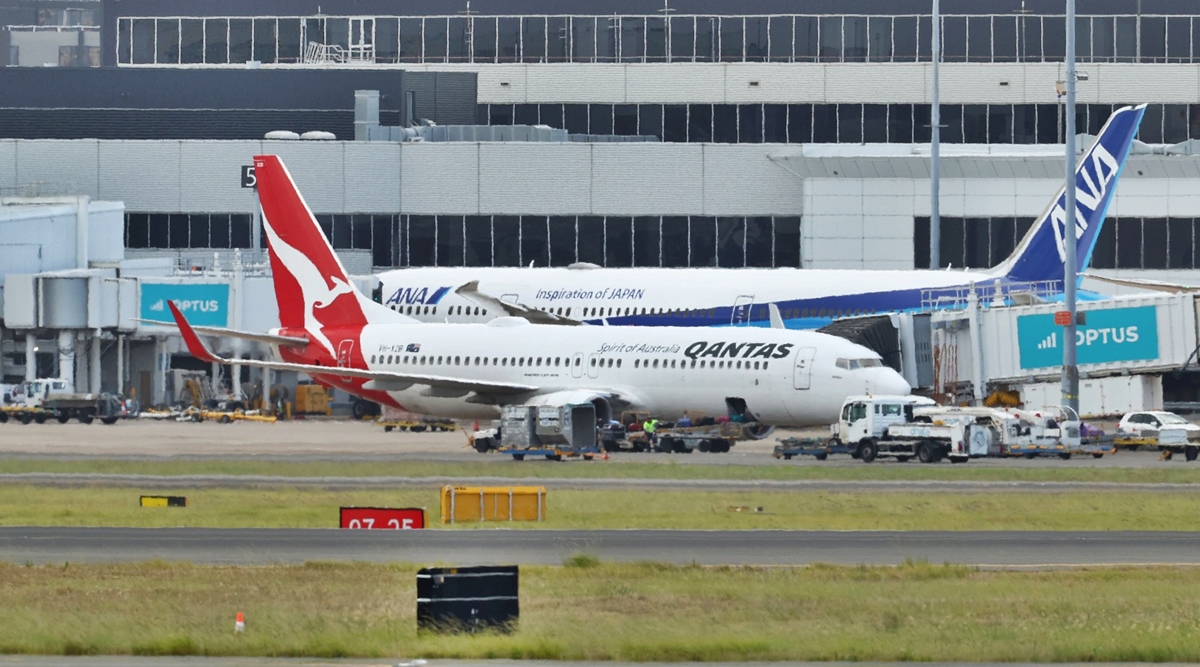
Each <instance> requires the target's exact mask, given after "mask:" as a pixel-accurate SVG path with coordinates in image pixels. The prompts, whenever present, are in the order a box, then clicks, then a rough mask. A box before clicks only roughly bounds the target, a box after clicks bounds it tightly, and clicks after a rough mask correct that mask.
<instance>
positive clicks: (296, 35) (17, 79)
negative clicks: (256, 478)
mask: <svg viewBox="0 0 1200 667" xmlns="http://www.w3.org/2000/svg"><path fill="white" fill-rule="evenodd" d="M324 4H325V7H324V8H322V6H321V3H318V2H313V1H310V0H288V1H286V2H285V1H284V0H258V1H256V2H253V3H245V2H234V1H233V0H215V1H213V2H207V3H203V4H199V5H198V4H196V3H192V2H182V1H179V0H121V1H119V2H118V1H116V0H104V1H97V0H75V1H67V0H3V1H0V5H4V7H0V15H3V16H4V17H5V19H4V20H5V21H8V23H7V24H0V46H7V48H0V64H2V65H7V66H6V67H3V68H0V88H3V89H4V90H5V91H6V94H5V95H4V96H3V97H2V98H0V194H7V195H11V196H19V197H31V196H34V195H37V194H39V193H52V194H54V195H55V196H73V197H75V196H86V197H88V198H90V200H93V203H95V202H98V201H104V202H114V203H115V202H119V203H120V204H121V205H123V216H124V220H123V225H122V229H121V232H120V234H121V239H120V241H121V243H120V246H121V248H122V250H123V256H122V257H121V258H120V259H119V261H117V260H113V259H112V258H111V257H108V256H106V258H104V259H100V258H95V259H89V263H88V265H86V266H82V265H80V266H72V267H70V268H71V269H72V270H92V269H94V268H99V264H100V263H104V262H109V263H112V262H113V261H116V265H115V267H114V268H112V269H111V270H112V271H114V272H115V273H116V276H115V277H116V278H118V279H120V278H122V277H136V276H137V275H138V274H136V273H135V266H138V265H139V263H140V265H141V266H142V269H141V270H142V271H143V274H141V275H143V277H144V276H145V274H144V271H146V270H148V269H145V265H146V263H147V262H149V263H150V264H154V265H155V266H157V267H158V268H157V269H154V270H155V271H158V272H159V274H158V276H157V278H158V279H160V280H166V281H167V282H178V283H179V284H187V283H189V282H197V279H196V276H197V275H200V274H205V275H207V276H208V278H207V279H201V280H199V281H198V282H201V283H203V282H204V281H205V280H208V281H209V282H213V281H214V280H216V279H215V278H214V276H225V278H222V279H221V280H224V281H225V283H227V284H228V283H229V282H230V281H231V280H233V278H232V277H231V276H232V275H233V273H232V272H233V268H232V267H233V266H234V265H235V264H236V265H237V266H239V267H241V266H254V265H255V264H256V262H259V260H260V259H261V256H260V255H258V254H256V252H257V251H256V249H257V248H260V247H261V235H260V234H259V232H258V228H257V227H256V222H255V215H254V209H255V204H254V197H253V192H252V190H250V189H248V188H243V187H242V181H241V169H242V167H244V166H246V165H248V164H249V161H250V158H251V156H252V155H254V154H256V153H259V152H274V153H279V154H280V155H282V156H283V157H284V159H285V161H286V162H287V164H288V166H289V168H290V169H291V171H292V173H293V175H294V176H295V178H296V180H297V182H298V184H299V186H300V187H301V189H302V190H303V191H304V193H305V196H306V198H307V200H308V202H309V204H310V205H311V206H312V208H313V210H314V212H315V213H316V214H317V215H318V218H319V219H320V221H321V223H322V225H323V226H324V227H325V229H326V232H327V233H329V235H330V238H331V240H332V242H333V244H334V246H335V248H336V249H338V250H339V252H341V253H343V257H344V261H345V262H346V263H347V265H348V268H350V269H351V271H353V272H356V273H359V274H363V275H367V274H370V273H371V272H373V271H378V270H382V269H389V268H394V267H407V266H428V265H439V266H517V265H519V266H529V265H530V264H532V265H534V266H566V265H569V264H571V263H575V262H592V263H595V264H598V265H602V266H616V267H629V266H668V267H702V266H719V267H730V268H740V267H773V266H782V267H801V268H854V269H883V268H887V269H910V268H923V267H927V266H928V265H929V264H930V258H929V254H928V253H929V250H928V248H929V227H930V223H929V216H930V206H929V190H930V184H929V152H930V151H929V145H928V142H929V139H930V128H929V123H930V120H929V119H930V99H931V63H930V52H931V49H930V35H931V32H932V30H931V17H930V15H929V3H928V2H927V1H925V0H922V1H914V0H888V1H886V2H885V1H883V0H838V1H834V0H808V1H804V2H800V1H798V0H747V1H745V2H740V3H736V4H734V5H730V4H728V3H716V2H711V0H667V1H666V2H661V1H660V0H654V1H648V0H604V1H603V2H600V3H590V4H588V5H587V6H586V7H583V6H580V7H579V8H577V9H578V10H577V11H576V8H574V7H572V8H570V9H565V8H564V7H563V6H562V4H561V3H547V2H544V1H542V0H476V2H474V3H471V4H470V5H468V4H467V3H465V2H463V3H461V6H457V5H454V4H453V3H446V2H429V1H418V2H410V3H404V4H403V6H397V5H396V4H395V3H390V2H383V1H380V0H361V1H360V2H356V3H354V5H353V11H352V12H351V13H339V14H330V13H328V12H330V11H331V10H332V9H331V6H330V3H324ZM1078 5H1079V7H1078V9H1079V12H1080V14H1079V17H1078V19H1077V24H1076V32H1077V51H1078V60H1079V65H1078V69H1079V71H1080V72H1081V73H1082V74H1084V75H1086V80H1081V81H1080V82H1079V83H1078V99H1079V106H1078V109H1077V127H1078V130H1079V132H1080V133H1085V134H1086V133H1095V132H1096V131H1097V130H1098V129H1099V127H1100V126H1101V125H1102V124H1103V122H1104V121H1105V119H1106V118H1107V116H1108V114H1109V113H1110V112H1111V111H1112V109H1114V108H1115V107H1117V106H1121V105H1125V104H1135V103H1146V104H1148V108H1147V113H1146V115H1145V119H1144V121H1143V124H1142V128H1141V133H1140V135H1139V139H1140V140H1141V143H1140V144H1139V145H1138V146H1136V147H1135V154H1134V155H1133V156H1132V157H1131V158H1130V160H1129V163H1128V165H1127V168H1126V169H1125V171H1124V173H1123V175H1122V179H1121V182H1120V185H1119V187H1118V190H1117V196H1116V198H1115V200H1114V203H1113V206H1112V208H1111V209H1110V211H1109V218H1108V221H1107V223H1106V224H1105V227H1104V231H1103V233H1102V235H1101V237H1100V240H1099V243H1098V246H1097V248H1096V251H1095V253H1094V255H1093V257H1092V269H1094V270H1096V271H1097V272H1098V273H1101V274H1108V275H1112V276H1122V277H1133V278H1152V279H1157V280H1166V281H1173V282H1181V283H1188V284H1197V280H1198V279H1200V253H1198V252H1197V248H1198V246H1200V238H1198V237H1200V232H1198V231H1197V226H1198V222H1197V221H1198V220H1200V195H1197V194H1196V192H1197V191H1200V188H1198V187H1197V186H1198V185H1200V156H1197V155H1195V153H1197V152H1200V144H1197V143H1195V142H1194V139H1196V138H1200V104H1198V103H1197V101H1198V100H1200V10H1197V9H1196V8H1194V7H1190V6H1188V5H1187V3H1178V2H1171V1H1170V0H1142V1H1141V2H1139V3H1138V5H1137V7H1136V8H1135V7H1131V6H1130V3H1128V2H1123V1H1120V0H1079V3H1078ZM339 7H340V6H339ZM323 9H324V11H323ZM946 9H947V11H953V12H955V13H952V14H946V15H944V16H943V17H942V22H943V26H942V30H943V41H944V45H943V62H942V64H941V70H940V79H941V86H940V91H941V92H940V97H941V103H942V110H941V117H942V124H943V126H944V127H943V128H942V132H941V136H942V141H943V148H942V155H943V158H942V182H941V192H942V196H941V202H940V205H941V216H942V218H941V228H942V243H941V257H939V258H938V263H939V265H940V266H942V267H953V268H959V267H985V266H990V265H992V264H995V263H997V262H999V261H1000V260H1001V259H1002V258H1004V257H1005V256H1007V254H1008V253H1009V252H1010V251H1011V250H1012V248H1013V247H1014V246H1015V244H1016V242H1017V240H1018V239H1019V238H1020V236H1021V234H1022V233H1023V232H1024V231H1025V230H1026V229H1027V228H1028V226H1029V225H1030V224H1031V222H1032V220H1033V218H1034V217H1036V216H1037V215H1039V214H1040V213H1041V212H1042V210H1043V208H1044V207H1045V206H1046V204H1047V203H1048V201H1049V199H1050V197H1051V196H1052V194H1053V193H1054V191H1055V190H1056V189H1057V188H1058V187H1059V185H1060V184H1061V181H1062V172H1063V169H1062V157H1061V154H1062V142H1063V141H1064V136H1063V131H1064V129H1063V128H1064V122H1063V107H1062V104H1061V100H1060V98H1059V95H1058V92H1057V87H1056V84H1059V83H1060V82H1061V81H1062V79H1063V76H1064V66H1063V62H1062V61H1063V57H1064V52H1065V27H1064V17H1063V15H1062V13H1061V3H1060V2H1051V1H1049V0H993V1H990V2H982V1H981V0H978V1H977V0H971V1H968V2H961V3H955V4H954V6H953V7H947V8H946ZM334 11H339V12H340V11H344V10H343V9H340V8H339V9H337V10H334ZM51 53H57V61H55V59H54V58H53V57H51V55H48V54H51ZM46 65H55V66H53V67H47V66H46ZM358 91H364V94H359V92H358ZM367 91H377V93H378V94H377V96H375V97H372V96H371V95H370V93H369V92H367ZM372 100H374V101H373V102H372ZM539 126H540V127H539ZM371 128H375V129H374V130H372V129H371ZM387 128H399V130H397V131H394V132H393V131H389V130H388V129H387ZM405 130H407V131H405ZM549 130H561V131H565V133H564V132H558V133H555V132H551V131H549ZM272 131H288V132H292V133H295V134H296V135H304V134H305V133H313V132H316V133H318V134H315V135H314V134H309V135H308V136H316V137H321V138H315V139H295V140H286V139H279V140H267V139H265V138H264V137H265V135H266V134H267V133H268V132H272ZM273 136H278V135H273ZM289 136H290V135H289ZM48 206H49V205H48ZM51 242H53V239H52V240H51ZM5 244H6V241H5V240H0V273H5V272H7V273H14V274H20V275H27V274H30V273H35V272H33V271H31V270H30V269H29V268H28V266H27V264H21V263H16V262H10V263H8V264H5V262H6V261H9V260H5V259H4V258H5V257H6V256H7V255H5V254H4V253H5V252H9V253H10V254H12V253H16V252H18V251H15V250H13V251H5V250H4V248H5ZM235 251H239V253H240V255H241V256H240V258H238V260H237V261H236V262H235V261H234V252H235ZM164 262H166V263H165V264H164ZM122 263H123V264H122ZM155 263H157V264H155ZM94 265H95V266H94ZM168 265H169V266H168ZM49 270H52V269H51V268H50V267H46V268H44V269H39V271H49ZM53 270H60V268H53ZM105 270H110V269H108V268H106V269H105ZM239 270H242V269H239ZM261 270H263V269H261V268H254V269H245V270H244V273H243V274H242V275H241V278H240V279H247V280H251V282H253V278H254V276H253V272H254V271H261ZM127 274H128V275H127ZM247 276H249V278H247ZM168 279H169V280H168ZM217 282H220V281H217ZM1096 288H1097V289H1098V290H1100V291H1106V292H1109V293H1116V292H1120V291H1123V290H1124V289H1125V288H1118V287H1113V286H1099V285H1097V286H1096ZM234 289H235V291H237V288H234ZM151 292H153V290H151ZM241 292H242V293H248V292H249V289H243V290H241ZM269 296H270V295H269V292H268V293H266V294H265V296H263V301H264V304H263V305H264V306H265V302H267V301H270V299H269V298H267V297H269ZM6 302H11V300H6ZM139 305H141V304H140V303H139ZM6 308H7V306H6ZM257 308H258V303H257V301H256V302H255V305H254V306H253V307H249V308H246V311H247V312H250V311H252V310H256V309H257ZM271 308H273V304H272V306H271ZM225 310H226V312H230V313H231V312H233V310H234V308H233V307H232V306H230V305H227V306H226V309H225ZM258 312H263V311H261V310H260V311H258ZM6 314H7V311H6ZM134 319H137V318H134ZM142 319H145V318H142ZM226 319H227V322H226V323H227V325H229V326H232V325H233V321H232V320H231V319H228V317H227V318H226ZM267 319H269V317H267ZM41 324H42V323H39V326H40V325H41ZM46 324H49V323H46ZM129 324H130V327H131V328H130V329H129V330H128V331H125V332H123V333H121V334H120V335H125V336H128V339H127V340H129V341H130V343H129V344H132V345H138V344H141V343H146V344H148V345H150V346H151V347H152V348H153V345H160V346H161V349H160V354H161V355H165V357H166V359H167V361H166V362H162V361H160V362H157V366H155V368H157V369H158V370H157V371H156V372H158V373H159V374H160V376H163V375H165V373H166V369H168V368H171V367H179V365H181V364H182V365H186V364H187V361H186V356H185V355H176V354H174V353H176V352H178V351H179V349H180V348H179V346H178V343H177V341H174V340H173V339H171V338H170V337H166V338H164V336H166V333H165V331H164V330H153V329H148V328H147V327H146V326H144V325H142V324H138V323H136V322H130V323H129ZM260 324H261V327H260ZM241 325H242V326H245V327H249V326H254V327H259V328H266V327H268V326H271V324H270V322H266V321H264V322H262V323H258V322H255V323H248V322H245V321H243V322H242V323H241ZM4 331H5V332H6V333H5V342H4V347H3V349H4V351H5V353H4V354H3V355H0V363H3V364H4V365H3V366H0V374H2V375H4V377H5V378H6V379H7V381H12V380H13V379H14V378H16V379H19V377H20V376H23V375H24V370H23V369H24V367H25V363H24V362H25V361H26V360H25V357H24V354H25V343H24V341H25V335H24V334H23V333H22V330H21V329H20V328H19V327H16V326H14V325H13V323H11V322H6V323H5V328H4ZM35 340H58V334H57V331H55V330H54V328H53V327H46V328H44V330H39V331H38V332H36V337H35ZM154 341H159V342H157V343H155V342H154ZM261 352H262V351H248V353H254V354H261ZM107 354H113V355H115V351H110V350H107V349H103V350H102V351H101V357H102V359H104V360H105V361H104V363H110V364H111V368H113V371H112V373H111V374H108V373H106V374H103V375H102V377H101V384H102V385H103V386H104V387H105V388H113V389H115V388H117V387H130V386H140V385H139V382H137V381H134V380H132V379H131V376H130V375H129V372H130V371H128V369H125V370H121V371H117V370H116V369H117V365H116V361H115V357H114V360H113V361H111V362H109V361H107V359H108V357H107V356H105V355H107ZM151 356H152V357H153V353H151ZM129 359H130V357H129V356H126V357H124V358H123V361H122V363H125V364H128V363H129ZM1180 361H1183V360H1180ZM18 362H22V363H18ZM39 363H40V362H39ZM164 364H165V366H164ZM152 370H153V369H152ZM39 372H41V371H40V369H39ZM168 384H169V383H168V382H167V381H165V380H156V381H152V382H150V387H151V389H150V391H151V393H152V394H153V398H154V401H155V402H159V401H160V400H163V401H165V400H169V398H170V397H169V394H170V393H171V389H170V387H168V386H167V385H168Z"/></svg>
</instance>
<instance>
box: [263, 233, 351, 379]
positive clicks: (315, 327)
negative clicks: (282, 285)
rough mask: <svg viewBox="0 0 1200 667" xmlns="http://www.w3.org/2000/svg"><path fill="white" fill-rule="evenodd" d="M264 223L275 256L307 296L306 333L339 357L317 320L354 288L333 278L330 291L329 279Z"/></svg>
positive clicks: (331, 353) (332, 354)
mask: <svg viewBox="0 0 1200 667" xmlns="http://www.w3.org/2000/svg"><path fill="white" fill-rule="evenodd" d="M264 223H265V224H264V225H263V229H264V230H265V231H266V233H267V240H268V241H269V242H270V243H271V251H272V252H274V253H275V257H277V258H278V259H279V261H280V263H281V264H283V266H284V267H285V268H286V269H287V271H288V273H290V274H292V277H293V278H295V279H296V283H297V284H299V285H300V291H301V293H303V295H304V330H305V331H306V332H308V334H309V335H310V336H312V338H313V340H315V341H317V342H318V343H320V344H321V347H323V348H325V350H326V351H328V352H329V356H331V357H333V356H336V355H335V354H334V351H333V344H332V343H331V342H329V338H328V337H327V336H326V335H325V333H324V331H322V329H323V328H324V324H323V323H322V322H321V321H320V320H319V319H317V313H316V309H317V308H325V307H326V306H328V305H330V304H331V303H333V302H334V300H335V299H337V298H338V297H339V296H341V295H343V294H351V293H353V292H354V287H353V286H352V285H348V284H346V282H345V281H343V280H341V279H340V278H337V277H331V278H330V280H331V281H332V282H333V287H332V288H330V287H329V283H328V282H326V281H325V277H324V276H322V275H321V271H320V270H319V269H318V268H317V265H316V264H314V263H313V262H312V260H311V259H309V258H308V257H307V256H306V255H305V254H304V253H302V252H300V251H299V250H297V249H295V248H293V247H292V246H290V245H288V244H286V243H284V242H283V239H281V238H279V235H278V234H276V233H275V230H274V229H272V226H271V223H270V221H269V220H266V219H265V217H264Z"/></svg>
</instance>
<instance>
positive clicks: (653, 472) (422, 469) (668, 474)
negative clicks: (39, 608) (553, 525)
mask: <svg viewBox="0 0 1200 667" xmlns="http://www.w3.org/2000/svg"><path fill="white" fill-rule="evenodd" d="M618 456H620V455H618ZM637 456H645V457H647V458H650V459H651V461H650V462H645V463H643V462H636V463H634V462H625V461H622V462H619V463H618V462H616V461H565V462H551V461H520V462H518V461H513V460H512V459H511V458H509V457H503V456H500V455H482V454H481V455H480V459H481V460H480V461H478V462H465V463H464V462H456V463H450V462H431V461H430V462H427V461H344V460H328V461H325V460H315V461H288V460H271V459H265V460H263V459H259V460H253V459H169V460H164V461H152V460H151V461H148V460H141V459H137V460H130V459H128V458H59V457H54V458H49V457H23V456H5V457H0V474H17V473H33V472H37V473H99V474H126V475H273V476H279V477H454V478H463V479H465V478H471V477H504V478H512V479H547V478H572V479H588V478H590V479H595V478H615V479H625V478H627V479H672V480H683V479H697V480H703V479H730V480H785V481H786V480H809V479H820V480H846V481H860V480H884V481H929V480H960V481H999V482H1110V483H1140V484H1160V483H1176V484H1196V483H1200V467H1197V466H1196V465H1187V464H1185V463H1184V462H1183V461H1181V460H1177V461H1163V462H1159V463H1158V464H1157V465H1155V466H1153V467H1147V468H1091V467H1087V468H1085V467H1082V466H1080V467H1071V464H1070V463H1068V462H1064V463H1063V464H1062V465H1055V466H1053V467H1033V466H1035V465H1036V464H1034V463H1030V467H1021V466H989V465H987V464H986V463H976V464H967V465H950V464H948V463H947V464H943V465H920V464H917V463H904V464H897V463H890V462H889V463H872V464H859V463H856V464H853V465H840V466H834V465H823V464H816V465H803V464H797V463H795V462H784V461H780V462H778V463H774V464H771V465H693V464H688V463H686V462H685V461H686V458H685V459H682V460H681V459H678V458H675V457H668V456H666V455H663V456H662V457H661V458H660V457H654V456H652V455H637ZM693 456H707V455H704V454H695V455H693ZM713 456H720V455H719V454H716V455H713ZM1118 456H1120V455H1118ZM1126 456H1130V455H1129V454H1126ZM1140 456H1145V454H1144V453H1143V454H1140Z"/></svg>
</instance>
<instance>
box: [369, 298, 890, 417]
mask: <svg viewBox="0 0 1200 667" xmlns="http://www.w3.org/2000/svg"><path fill="white" fill-rule="evenodd" d="M361 345H362V347H361V352H362V355H363V357H364V359H365V361H366V364H367V367H368V368H370V369H372V370H384V371H391V372H395V373H399V374H410V375H423V376H443V377H454V378H463V379H471V380H480V381H491V382H510V383H520V384H526V385H532V386H534V387H536V388H537V389H535V390H533V391H530V392H523V393H517V394H492V395H490V398H489V399H487V400H485V401H484V402H479V401H480V399H479V398H478V397H476V398H474V399H472V397H473V396H475V394H473V393H471V392H469V391H466V390H461V391H460V390H444V389H442V390H434V389H430V388H429V387H427V386H422V385H419V384H414V385H411V386H403V385H402V384H401V385H399V386H391V387H384V388H385V390H387V391H388V394H389V395H390V396H391V397H392V398H393V399H395V400H396V402H397V403H399V404H400V405H401V406H403V407H404V408H406V409H408V410H412V411H414V412H420V413H425V414H436V415H442V416H446V417H452V418H460V419H491V418H495V417H497V416H498V415H499V405H500V404H504V403H512V404H519V403H529V402H534V401H535V400H536V399H538V398H539V397H545V396H547V395H548V394H555V395H556V397H561V398H562V399H564V400H563V402H576V403H581V402H585V401H591V400H596V399H604V400H607V401H608V402H609V403H610V404H611V406H612V408H613V411H614V413H616V414H619V412H620V410H622V409H625V408H630V409H637V410H644V411H648V412H650V413H652V414H654V415H657V416H663V417H674V416H678V415H681V414H682V413H683V411H685V410H691V411H699V412H703V413H705V414H709V415H713V416H721V415H726V414H728V411H729V407H728V405H727V403H726V399H742V400H744V401H745V404H746V407H747V408H748V410H749V411H750V412H752V413H753V414H754V415H755V416H756V417H757V418H758V420H759V421H761V422H763V423H767V424H773V425H780V426H786V425H795V426H800V425H816V424H828V423H831V422H833V421H835V420H836V419H837V416H838V410H839V409H840V408H841V405H842V402H843V400H844V399H845V397H846V396H849V395H853V394H862V393H869V394H877V393H886V394H897V393H899V394H906V393H908V391H909V386H908V384H907V383H906V382H905V381H904V379H903V378H902V377H901V376H900V375H899V374H898V373H896V372H895V371H893V370H892V369H890V368H887V367H886V366H882V365H875V364H879V361H878V360H879V356H878V355H877V354H875V353H874V352H872V351H870V350H868V349H867V348H865V347H862V346H860V345H856V344H854V343H851V342H849V341H847V340H844V339H841V338H837V337H835V336H829V335H826V334H820V333H816V332H807V331H787V330H780V329H759V328H747V329H738V330H715V329H714V330H702V329H694V328H681V327H654V328H642V327H587V326H584V327H578V326H574V327H573V326H545V325H531V324H528V323H526V322H525V321H524V320H519V319H516V318H509V317H506V318H499V319H496V320H493V321H492V322H490V323H489V324H486V325H485V324H479V325H465V326H464V325H460V324H453V325H446V324H386V325H368V326H367V327H366V328H365V329H363V332H362V337H361ZM863 360H868V362H869V363H857V362H862V361H863ZM848 362H849V363H848ZM863 366H866V367H863Z"/></svg>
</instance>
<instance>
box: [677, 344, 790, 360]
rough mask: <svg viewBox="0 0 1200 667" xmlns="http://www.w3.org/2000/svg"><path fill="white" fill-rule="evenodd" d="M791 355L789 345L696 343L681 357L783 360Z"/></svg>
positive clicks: (688, 347)
mask: <svg viewBox="0 0 1200 667" xmlns="http://www.w3.org/2000/svg"><path fill="white" fill-rule="evenodd" d="M791 353H792V344H791V343H780V344H778V345H777V344H775V343H721V342H717V343H711V344H710V343H708V342H707V341H703V340H701V341H696V342H695V343H692V344H691V345H688V346H687V349H685V350H684V351H683V356H685V357H687V358H689V359H695V358H697V357H712V358H714V359H716V358H722V359H726V358H728V359H735V358H739V357H740V358H742V359H783V358H784V357H786V356H788V355H789V354H791Z"/></svg>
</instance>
